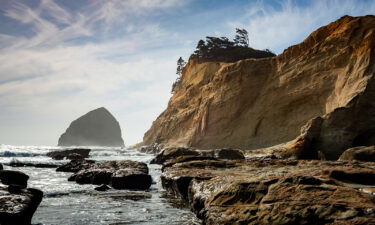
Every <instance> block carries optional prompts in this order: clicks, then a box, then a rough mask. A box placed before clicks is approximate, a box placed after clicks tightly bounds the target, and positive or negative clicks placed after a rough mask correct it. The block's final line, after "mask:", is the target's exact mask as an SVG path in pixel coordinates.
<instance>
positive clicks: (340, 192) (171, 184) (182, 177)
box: [157, 148, 375, 224]
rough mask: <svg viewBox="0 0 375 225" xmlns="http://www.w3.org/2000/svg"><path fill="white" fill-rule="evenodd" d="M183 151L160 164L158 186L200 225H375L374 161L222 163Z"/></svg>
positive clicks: (255, 157) (265, 157)
mask: <svg viewBox="0 0 375 225" xmlns="http://www.w3.org/2000/svg"><path fill="white" fill-rule="evenodd" d="M181 149H182V148H180V150H179V153H180V154H175V157H174V158H173V159H166V160H165V161H164V163H163V174H162V177H161V179H162V184H163V187H164V188H165V189H166V190H168V191H169V192H171V193H173V194H175V195H176V196H178V197H180V198H182V199H184V200H185V201H186V202H187V203H188V205H189V206H190V208H191V210H192V211H193V212H194V213H195V214H196V215H197V217H198V218H200V219H202V221H203V223H204V224H375V164H374V162H361V161H321V160H296V159H278V157H279V156H278V155H274V154H270V153H269V152H268V151H263V152H262V151H258V152H256V154H249V155H248V156H247V158H246V159H220V158H218V157H210V158H209V157H205V156H203V155H204V154H205V152H206V151H199V150H192V149H186V154H185V153H184V151H182V150H181ZM164 151H167V152H175V153H176V152H177V151H176V149H166V150H164ZM192 152H195V153H194V154H193V153H192ZM373 153H375V152H373ZM163 154H165V153H163V152H162V153H161V154H159V156H157V158H159V159H161V158H162V155H163ZM167 155H168V154H167ZM199 157H201V158H199Z"/></svg>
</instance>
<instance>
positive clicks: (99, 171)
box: [56, 160, 152, 190]
mask: <svg viewBox="0 0 375 225" xmlns="http://www.w3.org/2000/svg"><path fill="white" fill-rule="evenodd" d="M56 171H63V172H74V174H73V175H72V176H70V177H69V178H68V180H69V181H75V182H77V183H78V184H95V185H103V184H104V185H109V186H111V187H112V188H114V189H131V190H147V189H149V188H150V186H151V184H152V178H151V176H150V175H149V174H148V172H149V171H148V167H147V164H145V163H142V162H135V161H130V160H124V161H105V162H94V161H92V160H72V161H71V162H69V163H68V164H66V165H63V166H61V167H58V168H57V170H56Z"/></svg>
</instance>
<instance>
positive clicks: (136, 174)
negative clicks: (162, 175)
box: [111, 168, 152, 190]
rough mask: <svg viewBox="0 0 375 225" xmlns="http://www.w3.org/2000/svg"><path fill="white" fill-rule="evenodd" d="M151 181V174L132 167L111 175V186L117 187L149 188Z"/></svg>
mask: <svg viewBox="0 0 375 225" xmlns="http://www.w3.org/2000/svg"><path fill="white" fill-rule="evenodd" d="M151 183H152V178H151V176H150V175H149V174H146V173H144V171H140V170H137V169H132V168H128V169H121V170H117V171H116V172H115V173H113V174H112V176H111V186H112V187H113V188H115V189H138V190H147V189H149V188H150V186H151Z"/></svg>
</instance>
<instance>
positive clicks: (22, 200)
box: [0, 170, 43, 225]
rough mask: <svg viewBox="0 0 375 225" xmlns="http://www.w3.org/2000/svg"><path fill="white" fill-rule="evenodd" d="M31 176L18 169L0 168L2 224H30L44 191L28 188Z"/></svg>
mask: <svg viewBox="0 0 375 225" xmlns="http://www.w3.org/2000/svg"><path fill="white" fill-rule="evenodd" d="M28 179H29V177H28V176H27V175H26V174H24V173H22V172H18V171H11V170H0V180H1V183H3V184H5V185H7V186H2V185H0V224H1V225H30V224H31V219H32V217H33V215H34V213H35V211H36V210H37V208H38V206H39V204H40V202H41V201H42V199H43V192H42V191H40V190H38V189H34V188H26V187H27V180H28Z"/></svg>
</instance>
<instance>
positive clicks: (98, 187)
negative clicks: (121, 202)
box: [94, 184, 111, 191]
mask: <svg viewBox="0 0 375 225" xmlns="http://www.w3.org/2000/svg"><path fill="white" fill-rule="evenodd" d="M94 189H95V190H96V191H108V190H109V189H111V187H109V186H108V185H105V184H102V185H100V186H97V187H96V188H94Z"/></svg>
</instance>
